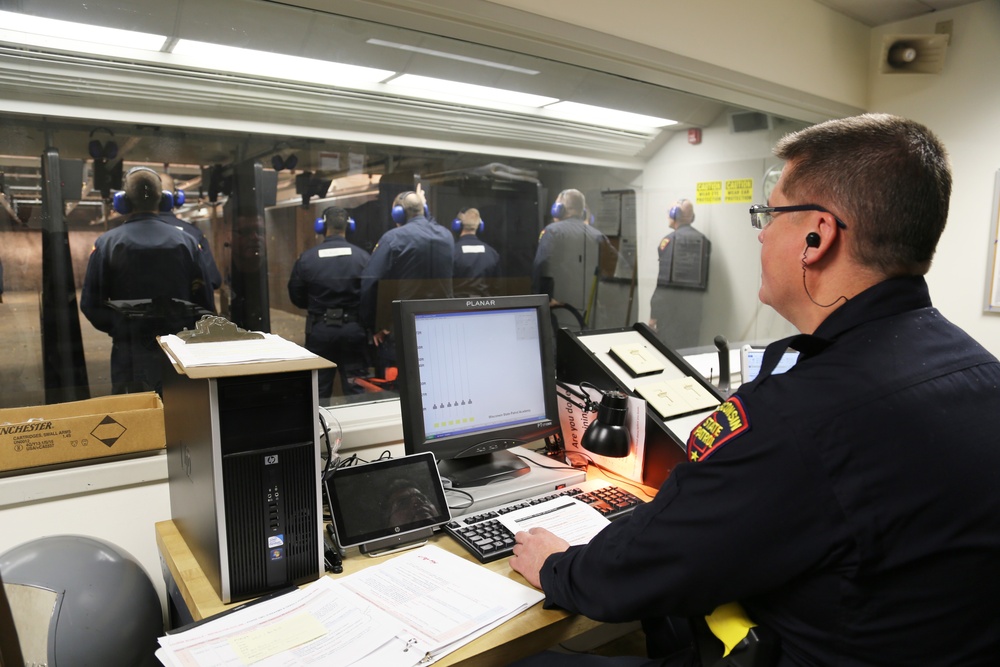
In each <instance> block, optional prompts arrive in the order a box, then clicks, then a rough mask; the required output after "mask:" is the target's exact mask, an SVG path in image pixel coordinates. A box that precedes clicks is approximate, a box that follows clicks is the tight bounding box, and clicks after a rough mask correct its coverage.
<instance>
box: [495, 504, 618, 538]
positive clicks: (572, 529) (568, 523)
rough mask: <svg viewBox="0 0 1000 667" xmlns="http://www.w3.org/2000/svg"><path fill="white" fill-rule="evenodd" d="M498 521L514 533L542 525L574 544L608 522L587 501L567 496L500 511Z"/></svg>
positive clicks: (590, 536) (594, 532)
mask: <svg viewBox="0 0 1000 667" xmlns="http://www.w3.org/2000/svg"><path fill="white" fill-rule="evenodd" d="M499 521H500V523H502V524H503V525H504V527H505V528H506V529H507V530H509V531H510V532H512V533H514V534H515V535H516V534H517V533H518V532H519V531H522V530H530V529H532V528H535V527H538V528H545V529H546V530H548V531H549V532H551V533H555V534H556V536H558V537H561V538H562V539H564V540H566V541H567V542H569V543H570V544H573V545H576V544H586V543H587V542H589V541H590V539H591V538H592V537H594V535H597V534H598V533H599V532H601V529H603V528H604V527H605V526H606V525H608V524H609V523H611V522H610V521H608V519H607V518H606V517H605V516H604V515H603V514H601V513H600V512H598V511H597V510H595V509H594V508H593V507H591V506H590V505H588V504H587V503H585V502H581V501H579V500H577V499H576V498H572V497H569V496H565V497H562V498H553V499H552V500H546V501H545V502H544V503H538V504H537V505H531V506H530V507H522V508H521V509H519V510H515V511H514V512H510V513H508V514H504V515H502V516H501V517H500V519H499Z"/></svg>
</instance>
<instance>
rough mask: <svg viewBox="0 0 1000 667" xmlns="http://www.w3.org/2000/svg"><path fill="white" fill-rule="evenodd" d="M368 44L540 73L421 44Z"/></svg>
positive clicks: (517, 70) (524, 72) (377, 41)
mask: <svg viewBox="0 0 1000 667" xmlns="http://www.w3.org/2000/svg"><path fill="white" fill-rule="evenodd" d="M367 43H368V44H371V45H373V46H385V47H388V48H390V49H399V50H400V51H410V52H412V53H421V54H423V55H425V56H434V57H435V58H447V59H448V60H458V61H459V62H463V63H470V64H472V65H482V66H483V67H493V68H495V69H502V70H507V71H508V72H517V73H518V74H527V75H529V76H535V75H536V74H541V72H539V71H538V70H537V69H527V68H524V67H517V66H515V65H507V64H504V63H498V62H494V61H492V60H482V59H480V58H470V57H469V56H463V55H459V54H457V53H449V52H447V51H437V50H435V49H425V48H424V47H422V46H411V45H409V44H398V43H396V42H387V41H386V40H384V39H375V38H372V39H369V40H367Z"/></svg>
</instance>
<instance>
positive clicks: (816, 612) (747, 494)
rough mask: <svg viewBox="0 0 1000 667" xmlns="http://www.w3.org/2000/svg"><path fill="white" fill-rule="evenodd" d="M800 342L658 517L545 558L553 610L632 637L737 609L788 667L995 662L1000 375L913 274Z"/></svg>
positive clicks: (736, 405) (998, 637)
mask: <svg viewBox="0 0 1000 667" xmlns="http://www.w3.org/2000/svg"><path fill="white" fill-rule="evenodd" d="M797 338H798V339H799V342H798V343H796V347H797V348H798V349H800V350H802V356H801V358H800V360H799V362H798V363H797V364H796V365H795V366H794V367H793V368H791V369H790V370H789V371H788V372H786V373H784V374H782V375H774V376H769V377H768V376H766V375H763V374H762V377H761V378H760V379H759V380H757V381H755V382H752V383H750V384H748V385H744V386H742V387H740V389H739V390H738V391H737V392H736V394H735V396H734V397H733V398H731V399H730V400H729V401H727V402H726V403H724V404H723V405H722V406H720V409H719V410H718V411H717V412H715V413H714V414H713V415H712V416H711V417H709V418H708V419H706V420H705V422H704V423H703V424H702V425H701V426H699V427H697V428H696V429H695V430H694V431H692V434H691V436H690V440H689V443H688V454H689V459H691V462H689V463H684V464H681V465H679V466H678V467H677V468H675V470H674V471H673V473H672V474H671V476H670V477H669V478H668V479H667V481H666V482H664V484H663V486H662V487H661V488H660V490H659V493H658V494H657V496H656V498H655V499H654V500H653V501H652V502H650V503H649V504H647V505H645V506H643V507H640V508H638V509H636V510H635V511H634V512H633V514H632V515H631V516H630V517H628V518H626V519H622V520H619V521H616V522H614V523H612V524H611V525H609V526H608V527H607V528H605V529H604V530H603V531H602V532H601V533H600V534H599V535H597V536H596V537H595V538H594V540H593V541H592V542H591V543H590V544H589V545H587V546H582V547H571V548H570V549H569V550H568V551H567V552H565V553H563V554H555V555H553V556H551V557H550V558H549V559H548V560H547V561H546V562H545V565H544V567H543V568H542V571H541V581H542V585H543V588H544V590H545V594H546V604H547V605H548V606H559V607H563V608H565V609H569V610H572V611H576V612H580V613H583V614H585V615H587V616H590V617H592V618H595V619H598V620H603V621H626V620H633V619H638V618H643V617H653V616H667V615H688V616H693V615H699V614H705V613H708V612H710V611H711V610H712V609H713V608H715V607H716V606H717V605H719V604H721V603H725V602H730V601H734V600H735V601H739V602H741V603H742V604H743V606H744V607H745V609H746V610H747V611H748V613H749V615H750V617H751V618H753V619H754V620H755V621H756V622H758V623H760V624H762V625H765V626H769V627H770V628H772V629H773V630H775V631H776V632H777V634H778V635H779V637H780V641H781V658H780V661H779V663H780V664H781V665H879V666H883V667H884V666H888V665H922V666H928V665H942V666H944V665H993V664H996V662H997V660H998V656H1000V614H998V613H997V601H998V600H1000V486H998V485H997V482H996V477H997V471H998V470H1000V430H998V429H997V425H996V416H997V415H998V414H1000V363H998V362H997V360H996V358H994V357H993V356H992V355H991V354H989V353H988V352H987V351H986V350H984V349H983V348H982V347H981V346H980V345H979V344H978V343H976V342H975V341H974V340H972V339H971V338H970V337H969V336H968V335H967V334H965V333H964V332H963V331H961V330H960V329H958V328H957V327H956V326H954V325H953V324H951V323H950V322H948V321H947V320H946V319H945V318H944V317H943V316H942V315H941V314H940V313H939V312H938V311H937V310H936V309H934V308H933V307H932V306H931V303H930V298H929V296H928V292H927V286H926V284H925V282H924V280H923V278H919V277H916V278H899V279H893V280H887V281H885V282H883V283H881V284H879V285H876V286H874V287H872V288H870V289H868V290H866V291H865V292H863V293H862V294H860V295H858V296H857V297H855V298H853V299H851V300H850V301H849V302H848V303H846V304H845V305H843V306H842V307H840V308H839V309H837V310H836V311H834V312H833V313H832V314H831V315H830V316H829V317H828V318H827V319H826V320H825V321H824V322H823V324H822V325H821V326H820V327H819V329H818V330H817V331H816V332H815V335H814V336H799V337H797ZM786 343H787V341H783V342H779V343H777V344H776V345H777V346H778V347H780V348H784V347H785V344H786Z"/></svg>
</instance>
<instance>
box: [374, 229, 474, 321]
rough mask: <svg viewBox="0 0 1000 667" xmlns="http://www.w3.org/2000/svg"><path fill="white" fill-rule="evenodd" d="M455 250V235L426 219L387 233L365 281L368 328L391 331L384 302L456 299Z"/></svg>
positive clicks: (383, 236)
mask: <svg viewBox="0 0 1000 667" xmlns="http://www.w3.org/2000/svg"><path fill="white" fill-rule="evenodd" d="M454 247H455V239H454V238H453V237H452V234H451V232H450V231H449V230H447V229H445V228H444V227H442V226H441V225H439V224H437V223H436V222H433V221H431V220H428V219H427V218H425V217H423V216H417V217H416V218H412V219H411V220H409V221H408V222H407V223H406V224H405V225H402V226H401V227H396V228H395V229H390V230H389V231H387V232H386V233H385V234H383V235H382V238H381V239H379V242H378V245H376V246H375V250H374V251H373V252H372V257H371V260H370V261H369V262H368V266H367V267H366V268H365V271H364V274H363V276H362V278H361V316H362V321H363V322H364V323H365V325H366V326H367V327H368V328H369V329H373V330H374V329H377V328H383V327H386V328H387V324H388V319H387V317H386V316H387V315H388V313H387V312H386V311H385V309H386V307H387V303H383V304H381V308H380V301H385V302H388V300H391V299H419V298H441V297H450V296H452V287H451V277H452V272H453V263H454V258H453V255H454ZM388 281H391V282H388ZM380 283H381V284H380ZM383 288H389V289H385V290H384V291H383ZM377 314H378V315H379V317H378V322H377V323H376V315H377Z"/></svg>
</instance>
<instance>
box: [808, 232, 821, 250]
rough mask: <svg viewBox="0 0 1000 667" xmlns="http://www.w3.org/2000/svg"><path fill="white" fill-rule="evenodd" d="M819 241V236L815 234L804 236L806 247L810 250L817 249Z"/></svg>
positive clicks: (810, 233)
mask: <svg viewBox="0 0 1000 667" xmlns="http://www.w3.org/2000/svg"><path fill="white" fill-rule="evenodd" d="M820 240H821V239H820V237H819V234H817V233H816V232H809V233H808V234H806V245H807V246H808V247H810V248H818V247H819V242H820Z"/></svg>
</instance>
